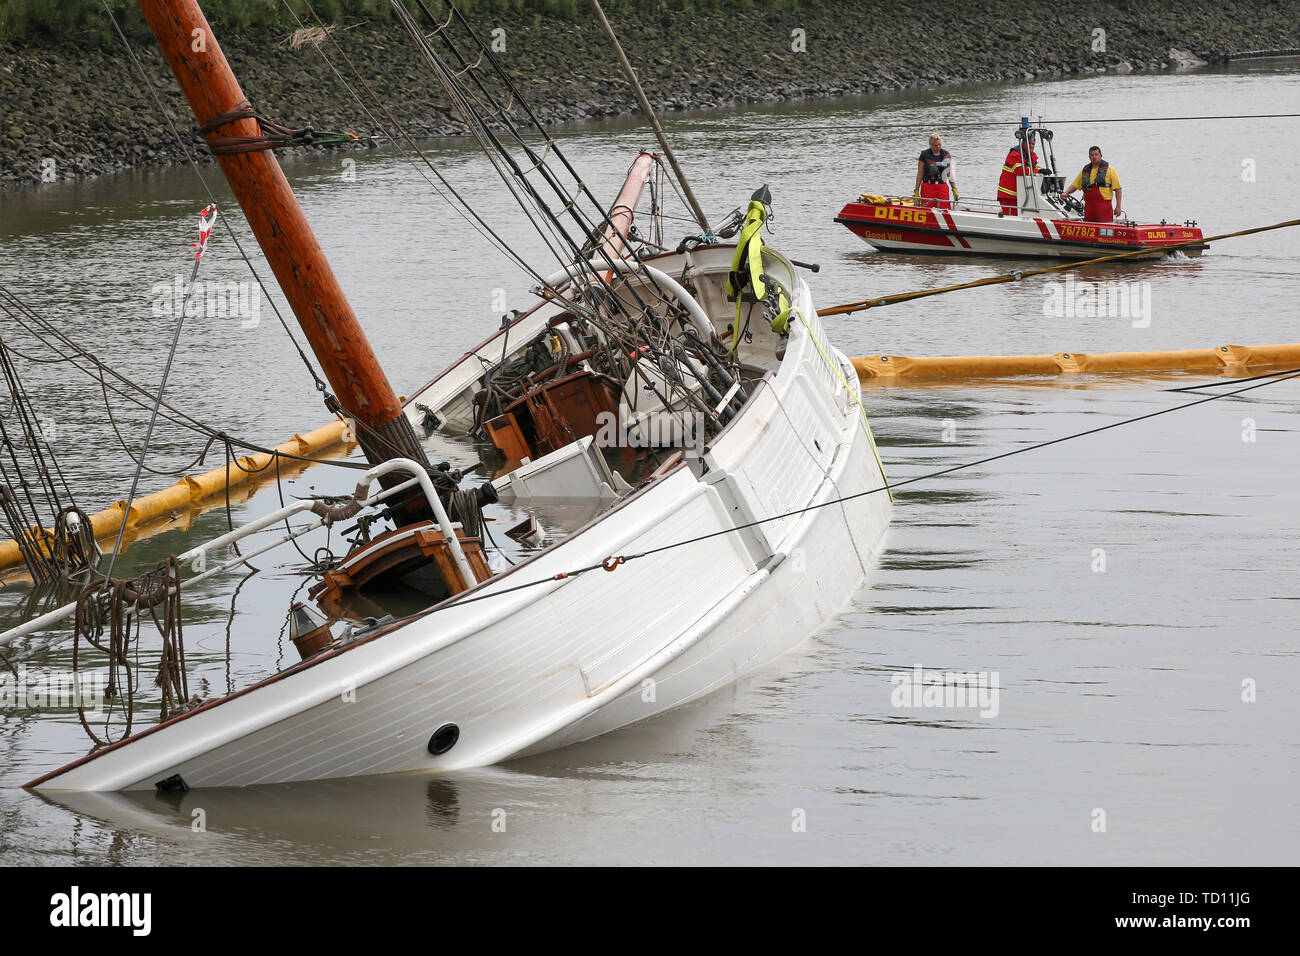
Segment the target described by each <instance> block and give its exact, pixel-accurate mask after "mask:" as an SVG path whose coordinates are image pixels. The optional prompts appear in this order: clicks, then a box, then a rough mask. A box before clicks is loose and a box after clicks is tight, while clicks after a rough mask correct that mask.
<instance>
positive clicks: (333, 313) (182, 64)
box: [138, 0, 428, 481]
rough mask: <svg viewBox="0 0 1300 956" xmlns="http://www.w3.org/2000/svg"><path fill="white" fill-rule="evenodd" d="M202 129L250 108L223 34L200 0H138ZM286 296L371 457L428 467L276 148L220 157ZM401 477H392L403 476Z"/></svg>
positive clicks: (244, 124)
mask: <svg viewBox="0 0 1300 956" xmlns="http://www.w3.org/2000/svg"><path fill="white" fill-rule="evenodd" d="M138 2H139V5H140V10H141V12H142V13H143V14H144V18H145V20H146V21H148V23H149V27H150V29H151V30H153V34H154V36H155V37H156V38H157V40H158V45H159V46H160V47H161V48H162V52H163V55H164V56H165V57H166V58H167V62H168V63H169V64H170V65H171V68H172V72H173V73H175V74H176V79H177V81H178V82H179V83H180V86H181V90H182V91H183V92H184V93H185V97H186V99H188V100H189V102H190V107H191V109H193V111H194V115H195V117H196V118H197V119H198V121H199V124H200V126H202V125H203V124H205V123H208V122H209V121H210V120H212V119H214V118H216V117H219V116H223V115H225V114H227V113H230V112H233V111H235V110H239V109H241V108H243V109H247V101H246V100H245V98H244V93H243V90H241V89H240V87H239V81H238V80H236V79H235V75H234V73H233V72H231V69H230V64H229V63H227V62H226V57H225V55H224V54H223V53H222V52H221V47H220V46H219V45H218V44H217V38H216V35H215V34H214V33H213V32H212V28H211V27H210V26H209V25H208V21H207V18H206V17H204V15H203V11H202V10H200V9H199V5H198V3H197V2H195V0H138ZM260 134H261V130H260V128H259V127H258V124H257V121H256V120H254V119H238V120H232V121H230V122H227V123H224V124H222V125H221V126H220V127H219V128H217V129H215V130H212V131H211V132H210V133H209V134H208V135H209V137H229V136H258V135H260ZM217 161H218V163H220V165H221V170H222V172H223V173H225V175H226V179H227V181H228V182H229V183H230V188H231V189H232V190H233V191H234V194H235V198H236V199H238V200H239V205H240V207H241V208H242V209H243V211H244V215H245V217H246V218H247V219H248V223H249V225H250V226H252V229H253V234H254V235H255V236H256V237H257V241H258V244H259V245H260V246H261V247H262V251H263V252H264V253H265V254H266V258H267V261H268V262H270V264H271V270H272V271H273V272H274V273H275V278H276V280H277V281H278V282H279V283H280V288H281V289H282V290H283V291H284V295H285V298H286V299H288V300H289V305H290V306H291V307H292V308H293V312H294V315H296V316H297V317H298V322H299V324H300V325H301V326H302V330H303V332H304V333H305V334H306V337H307V341H308V343H309V344H310V345H311V349H312V351H313V352H314V353H315V354H316V359H317V361H319V362H320V364H321V369H322V370H323V371H324V373H325V377H326V379H327V380H328V381H329V384H330V387H331V388H332V389H333V390H334V395H335V396H336V397H337V399H338V400H339V402H340V403H341V405H342V406H343V409H344V410H345V412H346V413H347V414H349V415H352V416H355V418H356V421H357V423H358V425H357V428H356V432H357V437H358V440H359V441H360V443H361V447H362V450H363V451H364V452H365V454H366V458H367V459H369V461H370V462H371V463H372V464H379V463H381V462H383V461H387V460H389V459H392V458H411V459H414V460H415V461H417V462H420V463H421V464H424V465H427V464H428V459H427V458H426V456H425V454H424V450H423V448H422V447H421V445H420V441H419V439H418V438H416V435H415V430H414V429H413V428H412V427H411V424H410V422H409V421H408V420H407V418H406V416H405V414H403V412H402V408H401V404H400V403H399V401H398V399H397V395H396V394H395V393H394V392H393V388H392V386H391V385H390V384H389V383H388V378H387V376H385V374H384V370H383V369H382V368H381V367H380V365H379V360H378V359H377V358H376V357H375V353H374V351H373V350H372V349H371V347H370V343H369V342H368V341H367V340H366V335H365V333H364V332H363V331H362V329H361V324H360V323H359V322H358V321H357V317H356V315H355V314H354V313H353V311H352V307H351V306H350V305H349V304H348V301H347V299H346V298H345V297H344V295H343V289H342V288H341V287H340V286H339V283H338V279H336V278H335V276H334V271H333V270H332V269H331V268H330V265H329V263H328V262H327V261H326V259H325V254H324V253H323V252H322V251H321V248H320V244H319V243H318V242H317V241H316V236H315V235H314V234H313V233H312V230H311V226H310V225H308V223H307V217H306V216H305V215H304V214H303V211H302V207H301V206H299V205H298V200H297V199H296V198H295V196H294V194H293V190H292V189H290V188H289V182H288V180H286V179H285V176H284V172H283V171H282V170H281V169H280V164H279V162H278V161H277V160H276V158H275V154H274V153H273V152H271V151H270V150H260V151H255V152H245V153H235V154H232V155H221V156H218V157H217ZM403 479H404V476H401V475H397V476H396V479H395V480H398V481H400V480H403Z"/></svg>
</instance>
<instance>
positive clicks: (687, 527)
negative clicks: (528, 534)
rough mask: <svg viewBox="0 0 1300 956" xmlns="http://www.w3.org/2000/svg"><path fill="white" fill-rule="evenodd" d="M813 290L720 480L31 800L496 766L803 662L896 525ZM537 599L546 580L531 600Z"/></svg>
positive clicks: (57, 780) (734, 437) (167, 730)
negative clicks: (453, 737)
mask: <svg viewBox="0 0 1300 956" xmlns="http://www.w3.org/2000/svg"><path fill="white" fill-rule="evenodd" d="M721 252H722V250H718V253H721ZM796 282H797V290H798V294H797V297H796V304H797V305H798V306H799V308H800V310H801V311H802V313H803V315H804V316H806V317H807V318H806V319H804V320H799V319H792V328H791V334H790V338H789V344H788V349H787V353H786V355H785V358H784V359H783V361H782V362H781V365H780V367H779V370H778V371H777V373H776V374H775V375H769V376H768V377H767V378H766V379H765V380H764V381H763V382H762V383H761V384H759V385H758V386H757V387H756V388H755V390H754V393H753V394H752V395H751V397H750V401H749V402H748V404H747V405H746V406H745V408H744V409H743V410H742V411H741V412H740V413H739V414H738V415H737V416H736V418H735V419H734V420H733V421H732V422H731V423H730V424H729V426H728V427H727V429H726V430H725V431H724V432H723V433H722V434H720V435H719V436H717V437H716V438H715V439H714V440H713V442H712V443H711V445H710V446H709V449H708V450H707V452H706V454H705V458H704V461H705V463H706V465H707V468H706V469H705V470H704V473H703V475H702V477H698V476H697V474H696V471H697V470H699V469H698V466H694V467H693V466H692V465H690V463H684V464H682V465H680V466H678V467H677V468H676V470H674V471H671V472H669V473H667V474H666V475H664V476H662V477H660V478H658V479H656V480H655V481H653V482H652V483H650V484H649V485H647V486H646V487H644V488H643V489H641V490H640V491H639V492H638V493H637V494H635V495H633V496H632V497H630V498H628V499H627V500H626V501H624V502H623V503H622V504H621V505H619V506H618V507H616V508H615V509H613V510H612V511H610V512H607V513H606V514H604V515H602V516H600V517H599V518H597V519H595V520H594V521H592V522H591V523H590V524H588V525H587V526H585V527H584V528H582V529H580V530H579V531H577V532H575V533H574V534H572V535H570V536H569V537H567V538H565V539H564V540H563V541H561V542H559V543H558V544H556V545H554V546H553V547H551V548H549V549H547V550H546V551H544V552H542V553H540V554H538V555H537V556H536V557H535V558H533V559H532V560H530V561H528V562H526V563H524V564H521V565H519V566H517V567H516V568H513V569H512V570H511V571H510V572H509V573H505V574H500V575H497V576H496V577H494V578H492V579H490V580H489V581H486V582H484V583H483V584H482V585H480V586H479V587H478V588H477V589H475V590H474V591H473V592H470V594H469V595H468V596H469V597H470V598H471V599H472V600H470V601H468V602H467V601H465V600H463V598H464V597H466V595H461V596H460V597H461V600H456V599H453V601H451V602H447V603H446V604H444V605H443V606H440V607H438V608H434V609H432V610H431V611H429V612H426V613H425V614H424V615H423V616H420V617H418V618H415V619H413V620H408V621H405V622H399V624H398V625H395V626H392V627H390V628H388V629H386V630H383V631H379V632H377V633H376V634H375V635H371V636H367V637H365V638H362V639H360V640H358V641H356V642H354V643H352V644H348V645H345V646H344V647H342V648H340V649H338V650H334V651H328V652H326V653H325V654H322V655H321V656H319V657H317V658H313V659H311V660H309V661H306V662H304V663H302V664H299V665H298V666H296V667H293V668H290V669H288V670H286V671H284V672H281V673H280V674H277V675H275V676H274V677H272V678H270V679H268V680H266V681H264V682H262V683H261V684H257V685H254V686H253V687H250V688H248V689H246V690H244V691H240V692H237V693H235V694H233V695H231V696H229V697H226V698H223V699H221V700H218V701H214V702H211V703H209V704H206V705H204V706H202V707H200V708H198V709H196V710H194V711H191V712H190V713H187V714H184V715H182V716H181V717H178V718H174V719H173V720H171V721H169V722H167V723H164V724H161V725H159V726H157V727H153V728H150V729H149V730H146V731H144V732H142V733H140V734H137V735H136V736H135V737H133V738H130V739H129V740H128V741H125V742H122V743H119V744H116V745H113V746H111V747H109V748H106V749H104V750H101V751H99V752H97V753H95V754H92V755H91V756H89V757H87V758H84V759H83V760H81V761H78V762H75V763H73V764H71V765H69V766H68V767H66V768H63V769H62V770H60V771H56V772H55V773H53V774H50V775H47V776H46V777H44V778H41V779H40V780H38V781H34V782H33V784H30V785H29V786H33V787H35V788H36V789H40V790H47V791H59V790H142V789H151V788H153V787H154V786H155V785H156V784H158V783H159V782H160V781H162V780H164V779H167V778H169V777H172V776H173V775H177V774H179V775H180V777H181V779H182V780H183V781H184V783H185V784H186V785H187V786H188V787H191V788H196V787H216V786H243V785H251V784H265V783H277V782H287V781H295V780H308V779H326V778H337V777H349V776H359V775H367V774H382V773H397V772H407V771H437V770H450V769H459V768H466V767H474V766H484V765H488V764H493V763H497V762H500V761H503V760H508V759H510V758H512V757H517V756H522V755H527V754H533V753H538V752H541V751H545V750H548V749H552V748H556V747H561V746H565V745H567V744H570V743H574V742H577V741H580V740H584V739H587V738H590V737H593V736H596V735H598V734H603V733H606V732H608V731H611V730H615V729H617V728H619V727H622V726H625V725H627V724H630V723H633V722H636V721H639V720H644V719H646V718H648V717H652V716H654V715H655V714H658V713H661V712H663V711H665V710H668V709H670V708H672V707H676V706H678V705H680V704H682V703H685V702H687V701H690V700H692V699H695V698H698V697H700V696H702V695H704V694H708V693H709V692H710V691H712V690H715V689H717V688H719V687H721V686H724V685H725V684H727V683H729V682H731V681H734V680H736V679H738V678H740V677H743V676H744V675H746V674H748V673H750V672H752V671H754V670H755V669H757V668H759V667H761V666H762V665H764V664H765V663H767V662H769V661H771V660H772V659H773V658H775V657H777V656H778V655H780V654H782V653H784V652H786V651H788V650H790V649H791V648H792V647H794V646H795V645H797V644H798V643H800V642H801V641H803V640H804V639H806V638H807V637H809V636H810V635H811V634H812V633H814V632H815V631H816V630H817V629H818V628H820V627H821V626H823V625H824V624H825V623H827V621H829V620H830V619H831V618H832V617H833V616H834V615H835V614H836V613H837V612H838V611H840V610H841V609H842V608H843V607H844V606H845V605H846V603H847V602H848V601H849V600H850V598H851V597H852V595H853V594H854V592H855V591H856V590H857V589H858V588H859V587H860V586H861V585H862V582H863V580H864V578H865V577H866V573H867V569H868V568H869V567H870V565H871V562H872V561H873V559H874V557H875V556H876V554H877V552H878V550H879V548H880V546H881V542H882V538H883V535H884V532H885V528H886V526H887V524H888V521H889V516H890V509H891V504H890V499H889V495H888V492H887V491H885V490H883V489H884V486H885V478H884V475H883V472H882V469H881V466H880V463H879V459H878V456H877V454H876V451H875V447H874V443H873V441H872V438H871V435H870V429H869V427H868V425H867V422H866V418H865V414H864V412H863V410H862V407H861V404H860V399H859V397H858V386H857V378H856V375H855V373H854V370H853V367H852V365H851V364H850V363H849V361H848V360H847V359H846V358H845V357H844V356H843V355H842V354H840V353H839V352H838V351H836V350H835V349H833V348H832V347H831V346H830V344H829V343H828V342H827V341H826V340H825V336H824V332H823V330H822V327H821V323H820V321H819V320H818V319H817V317H816V310H815V308H814V307H813V305H812V300H811V296H810V294H809V293H808V290H807V287H806V285H804V284H803V283H802V281H798V280H796ZM855 495H858V496H859V497H852V496H855ZM845 497H848V498H851V500H849V501H847V502H844V503H831V504H827V503H828V502H834V501H835V500H836V499H838V498H845ZM805 509H811V510H805ZM795 512H798V513H795ZM780 515H787V517H781V518H779V519H777V520H771V521H765V522H763V523H761V524H758V525H755V526H753V527H748V528H740V529H738V527H737V526H742V525H746V524H748V523H749V522H752V521H754V520H755V519H757V518H768V517H770V516H780ZM709 535H712V536H711V537H706V536H709ZM691 539H700V540H694V541H693V543H688V544H685V545H681V546H679V547H672V548H671V550H664V551H660V552H658V553H654V554H649V555H647V556H645V557H635V556H636V555H639V554H641V553H643V552H648V551H652V550H654V549H656V548H665V547H667V546H673V545H677V544H678V543H679V542H684V541H688V540H691ZM620 554H621V555H627V556H628V557H629V558H631V560H628V561H627V562H626V563H625V564H623V565H621V566H618V567H617V568H616V569H615V570H612V571H609V572H607V571H605V570H603V569H601V568H599V567H597V568H595V569H594V570H589V571H586V572H585V573H582V574H579V575H573V574H571V573H570V574H567V576H566V574H565V573H567V572H573V571H574V570H576V569H580V568H588V567H591V566H593V565H596V564H599V563H600V562H601V561H602V560H603V559H604V558H606V557H607V556H610V555H620ZM557 575H560V577H557ZM530 582H540V583H537V584H535V585H533V586H530V587H525V588H522V589H520V590H513V591H512V590H511V589H512V588H515V587H517V586H518V585H521V584H526V583H530ZM496 592H500V595H499V596H497V595H496ZM448 723H454V724H455V725H456V726H457V727H458V729H459V739H458V741H457V743H456V744H455V746H454V747H452V748H451V749H450V750H449V751H447V752H446V753H443V754H441V755H439V756H434V755H433V754H432V753H430V751H429V749H428V746H427V745H428V743H429V742H430V738H431V735H432V734H433V733H434V731H435V730H437V729H438V728H439V727H442V726H443V725H445V724H448Z"/></svg>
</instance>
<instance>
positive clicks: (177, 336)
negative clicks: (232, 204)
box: [104, 203, 230, 581]
mask: <svg viewBox="0 0 1300 956" xmlns="http://www.w3.org/2000/svg"><path fill="white" fill-rule="evenodd" d="M209 213H211V214H212V216H213V217H214V219H216V218H224V217H223V216H221V215H220V214H219V213H218V212H217V207H216V203H213V204H212V205H211V206H208V207H207V208H205V209H204V210H203V212H202V214H201V216H200V218H201V220H202V223H203V226H202V229H201V231H200V234H199V236H200V238H199V241H198V242H197V243H195V245H197V246H198V251H196V252H195V253H194V266H193V267H192V268H191V269H190V281H189V290H188V291H187V292H186V293H185V298H184V299H182V300H181V308H180V314H179V315H177V316H176V328H175V330H174V331H173V332H172V344H171V348H170V349H168V351H167V362H166V364H164V365H163V373H162V379H161V381H159V383H158V394H157V395H156V396H154V400H153V408H152V409H151V410H150V412H149V425H148V427H147V428H146V429H145V433H144V443H143V444H142V445H141V446H140V458H139V460H138V461H137V462H136V463H135V474H134V475H133V476H132V477H131V490H130V492H129V493H128V494H127V496H126V500H125V505H124V507H123V508H122V523H121V524H120V525H118V528H117V541H116V542H114V544H113V553H112V554H110V555H109V556H108V570H107V571H105V572H104V578H105V580H108V581H111V580H113V565H115V564H116V563H117V556H118V555H119V554H120V553H121V551H122V539H123V537H124V536H125V535H126V526H127V524H128V522H127V516H128V515H129V514H130V513H131V505H132V503H133V502H134V501H135V493H136V491H137V490H138V489H139V487H140V475H141V473H142V472H143V471H144V462H145V459H146V458H148V457H149V443H150V441H152V440H153V430H154V426H155V425H156V424H157V423H158V409H159V407H160V406H161V405H162V400H163V392H164V391H166V389H167V379H168V377H169V376H170V375H171V371H172V363H173V362H174V361H175V360H176V349H177V348H178V347H179V346H180V344H181V331H182V329H184V327H185V314H186V313H187V312H188V311H189V309H190V300H191V299H193V298H194V291H195V289H196V288H197V286H195V284H194V280H195V279H197V278H198V276H199V266H201V265H202V264H203V254H204V252H206V251H207V244H208V236H209V234H210V233H211V231H212V226H213V225H214V221H213V220H212V219H208V218H207V217H208V214H209ZM113 430H114V431H115V432H116V431H117V426H116V425H114V426H113ZM118 437H121V436H120V435H119V436H118ZM229 494H230V482H228V481H227V482H226V495H227V501H228V499H229ZM227 513H229V512H227Z"/></svg>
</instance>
